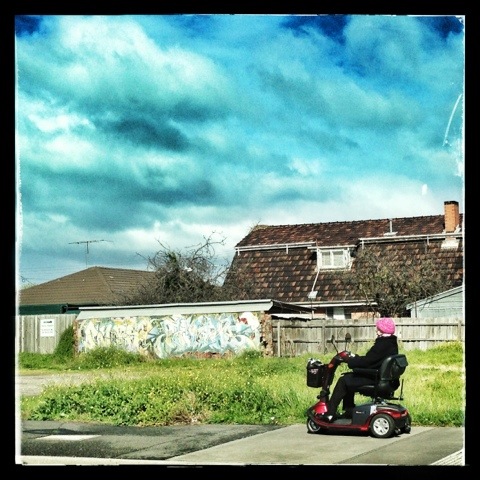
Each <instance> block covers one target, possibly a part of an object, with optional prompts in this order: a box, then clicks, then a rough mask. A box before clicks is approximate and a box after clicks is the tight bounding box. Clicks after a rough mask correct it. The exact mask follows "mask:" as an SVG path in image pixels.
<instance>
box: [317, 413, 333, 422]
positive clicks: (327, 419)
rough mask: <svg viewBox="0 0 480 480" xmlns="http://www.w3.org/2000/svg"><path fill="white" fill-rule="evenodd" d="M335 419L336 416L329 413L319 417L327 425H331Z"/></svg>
mask: <svg viewBox="0 0 480 480" xmlns="http://www.w3.org/2000/svg"><path fill="white" fill-rule="evenodd" d="M336 418H337V417H336V415H332V414H330V413H324V414H322V415H321V416H320V419H321V420H323V421H324V422H327V423H332V422H333V421H334V420H335V419H336Z"/></svg>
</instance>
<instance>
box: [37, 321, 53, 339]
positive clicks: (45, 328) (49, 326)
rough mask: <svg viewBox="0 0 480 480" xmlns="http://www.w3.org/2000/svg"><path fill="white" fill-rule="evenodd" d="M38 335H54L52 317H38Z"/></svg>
mask: <svg viewBox="0 0 480 480" xmlns="http://www.w3.org/2000/svg"><path fill="white" fill-rule="evenodd" d="M40 336H41V337H54V336H55V319H54V318H42V319H40Z"/></svg>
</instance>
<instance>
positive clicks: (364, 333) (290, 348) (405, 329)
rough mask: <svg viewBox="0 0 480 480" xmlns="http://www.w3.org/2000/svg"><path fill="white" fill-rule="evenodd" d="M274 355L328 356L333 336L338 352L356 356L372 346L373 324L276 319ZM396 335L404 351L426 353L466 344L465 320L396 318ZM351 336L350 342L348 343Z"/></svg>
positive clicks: (371, 321)
mask: <svg viewBox="0 0 480 480" xmlns="http://www.w3.org/2000/svg"><path fill="white" fill-rule="evenodd" d="M272 323H273V351H274V355H276V356H281V357H290V356H299V355H302V354H305V353H311V354H315V353H316V354H325V353H329V352H333V351H334V349H335V347H334V346H333V345H332V343H331V342H330V341H329V340H331V338H332V335H333V336H334V338H335V339H336V343H337V348H338V349H339V350H350V351H352V352H353V353H355V352H357V351H361V350H362V349H363V348H364V347H369V346H371V344H372V342H373V341H374V339H375V323H374V321H373V320H371V319H370V320H332V319H327V320H324V319H318V320H308V321H305V320H303V319H302V320H294V319H288V320H285V319H274V320H273V321H272ZM395 323H396V325H397V328H396V335H397V336H398V339H399V346H400V349H401V350H404V351H408V350H414V349H419V350H426V349H428V348H431V347H434V346H435V345H438V344H439V343H444V342H452V341H460V342H464V341H465V320H464V319H463V318H458V317H441V318H395ZM347 333H349V334H350V337H351V342H350V343H348V345H347V344H346V342H345V335H346V334H347Z"/></svg>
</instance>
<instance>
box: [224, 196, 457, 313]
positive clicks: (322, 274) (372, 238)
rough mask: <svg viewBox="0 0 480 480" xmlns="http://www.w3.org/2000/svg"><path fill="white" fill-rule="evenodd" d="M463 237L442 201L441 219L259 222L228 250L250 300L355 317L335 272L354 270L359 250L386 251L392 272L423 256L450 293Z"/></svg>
mask: <svg viewBox="0 0 480 480" xmlns="http://www.w3.org/2000/svg"><path fill="white" fill-rule="evenodd" d="M463 234H464V231H463V215H462V214H460V212H459V205H458V202H456V201H446V202H444V214H443V215H431V216H421V217H404V218H391V219H388V218H387V219H379V220H360V221H346V222H329V223H312V224H301V225H276V226H268V225H260V226H257V227H255V228H254V229H252V231H250V232H249V233H248V235H246V236H245V237H244V238H243V239H242V240H241V241H240V242H239V243H238V244H237V245H236V246H235V255H234V258H233V260H232V272H240V274H241V275H243V276H247V277H248V278H251V279H252V283H253V289H254V294H253V295H252V298H275V299H277V300H279V301H282V302H287V303H293V304H297V305H303V306H311V307H312V308H314V309H315V313H316V314H320V315H322V314H323V315H324V316H325V317H326V318H336V319H350V318H353V319H354V318H361V317H362V316H364V315H366V312H367V308H366V300H365V298H358V297H355V295H354V293H353V291H352V288H351V287H349V286H348V283H347V282H346V279H345V275H343V274H342V273H344V272H346V271H348V270H354V269H355V257H356V256H357V254H358V252H359V251H360V250H362V249H365V248H368V249H370V250H371V251H374V252H376V253H377V254H378V255H380V256H383V257H384V258H386V257H387V256H390V257H391V256H392V253H393V254H394V256H395V258H396V261H395V265H392V268H408V266H409V265H412V262H414V261H415V262H421V261H422V260H427V259H428V260H430V261H432V262H434V264H435V266H436V267H438V268H439V269H440V270H441V271H442V272H443V274H444V275H445V278H446V288H456V287H459V286H461V285H462V284H463ZM387 254H388V255H387ZM233 274H235V273H233ZM227 280H228V279H227ZM444 287H445V285H444Z"/></svg>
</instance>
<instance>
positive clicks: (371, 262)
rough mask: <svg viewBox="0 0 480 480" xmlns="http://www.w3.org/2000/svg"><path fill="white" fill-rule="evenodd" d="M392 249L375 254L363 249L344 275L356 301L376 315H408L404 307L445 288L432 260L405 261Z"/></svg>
mask: <svg viewBox="0 0 480 480" xmlns="http://www.w3.org/2000/svg"><path fill="white" fill-rule="evenodd" d="M403 262H404V259H403V257H400V256H399V255H398V252H396V251H395V250H391V251H377V252H376V251H375V250H374V249H373V248H371V247H370V248H367V247H364V248H362V249H361V250H359V251H358V253H357V254H356V258H355V263H354V265H355V268H352V270H350V271H348V272H346V273H345V276H346V279H347V281H348V283H349V285H350V287H351V288H352V291H353V292H355V295H356V298H363V299H364V300H365V304H366V305H367V306H368V307H369V309H370V310H371V311H372V313H373V314H374V315H375V314H376V313H378V314H379V316H381V317H382V316H388V317H396V316H399V317H402V316H408V315H407V312H406V306H407V305H408V304H409V303H413V302H415V301H418V300H420V299H423V298H428V297H430V296H432V295H435V294H437V293H439V292H441V291H444V290H446V289H447V288H448V283H447V281H446V278H445V272H444V271H442V270H441V269H440V268H439V267H438V265H437V264H436V263H435V262H434V261H433V260H432V259H428V258H427V259H422V260H417V259H416V258H415V256H414V255H412V258H410V259H409V263H408V268H403Z"/></svg>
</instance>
